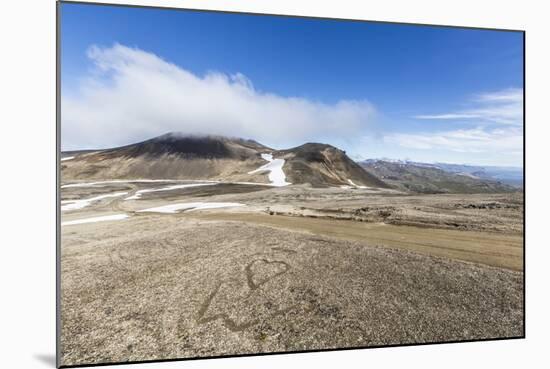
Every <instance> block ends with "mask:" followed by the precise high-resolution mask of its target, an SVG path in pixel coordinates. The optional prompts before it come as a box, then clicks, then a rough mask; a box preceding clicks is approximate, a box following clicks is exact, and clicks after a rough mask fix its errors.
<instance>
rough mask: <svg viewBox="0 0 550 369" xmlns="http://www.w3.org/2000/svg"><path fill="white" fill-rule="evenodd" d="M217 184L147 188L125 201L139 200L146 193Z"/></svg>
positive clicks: (206, 184)
mask: <svg viewBox="0 0 550 369" xmlns="http://www.w3.org/2000/svg"><path fill="white" fill-rule="evenodd" d="M216 184H217V183H189V184H181V185H172V186H168V187H162V188H147V189H145V190H138V191H136V193H135V194H133V195H132V196H129V197H127V198H125V199H124V200H138V199H140V198H141V195H142V194H144V193H149V192H160V191H173V190H179V189H181V188H191V187H201V186H214V185H216Z"/></svg>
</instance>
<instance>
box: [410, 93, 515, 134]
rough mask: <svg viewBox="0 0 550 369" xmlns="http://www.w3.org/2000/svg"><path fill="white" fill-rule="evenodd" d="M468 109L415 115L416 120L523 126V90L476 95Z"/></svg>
mask: <svg viewBox="0 0 550 369" xmlns="http://www.w3.org/2000/svg"><path fill="white" fill-rule="evenodd" d="M469 105H471V106H470V107H468V108H466V109H463V110H459V111H453V112H448V113H440V114H423V115H417V116H415V117H414V118H416V119H436V120H459V119H463V120H476V121H477V122H479V123H498V124H505V125H514V126H521V125H523V90H522V89H517V88H510V89H506V90H501V91H496V92H490V93H483V94H478V95H476V96H475V97H474V98H473V99H472V101H471V102H470V104H469Z"/></svg>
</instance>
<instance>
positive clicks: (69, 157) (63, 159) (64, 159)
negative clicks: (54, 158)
mask: <svg viewBox="0 0 550 369" xmlns="http://www.w3.org/2000/svg"><path fill="white" fill-rule="evenodd" d="M71 159H74V156H66V157H64V158H61V161H67V160H71Z"/></svg>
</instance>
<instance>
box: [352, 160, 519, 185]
mask: <svg viewBox="0 0 550 369" xmlns="http://www.w3.org/2000/svg"><path fill="white" fill-rule="evenodd" d="M360 165H361V166H362V167H363V168H365V169H366V170H367V171H369V172H370V173H373V174H374V175H376V176H377V177H378V178H380V179H382V180H383V181H385V182H386V183H388V184H390V185H391V186H392V187H394V188H397V189H399V190H403V191H409V192H416V193H497V192H514V191H517V189H516V188H514V187H512V186H509V185H507V184H504V183H501V182H498V181H495V180H489V179H485V178H478V177H476V176H474V175H471V174H469V173H451V172H448V171H445V170H442V169H440V168H439V167H438V166H437V165H432V164H423V163H412V162H402V161H386V160H376V159H371V160H365V161H363V162H361V163H360Z"/></svg>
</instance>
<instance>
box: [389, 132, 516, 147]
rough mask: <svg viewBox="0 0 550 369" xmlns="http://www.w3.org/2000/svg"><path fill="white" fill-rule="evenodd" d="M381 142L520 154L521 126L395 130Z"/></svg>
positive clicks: (403, 145) (405, 145)
mask: <svg viewBox="0 0 550 369" xmlns="http://www.w3.org/2000/svg"><path fill="white" fill-rule="evenodd" d="M384 142H385V143H388V144H396V145H399V146H401V147H405V148H409V149H418V150H435V149H437V150H449V151H454V152H458V153H499V152H500V153H505V154H509V153H512V152H515V153H521V152H522V150H523V136H522V129H521V128H519V127H504V128H496V129H484V128H483V127H477V128H473V129H458V130H449V131H439V132H427V133H395V134H390V135H387V136H385V137H384Z"/></svg>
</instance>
